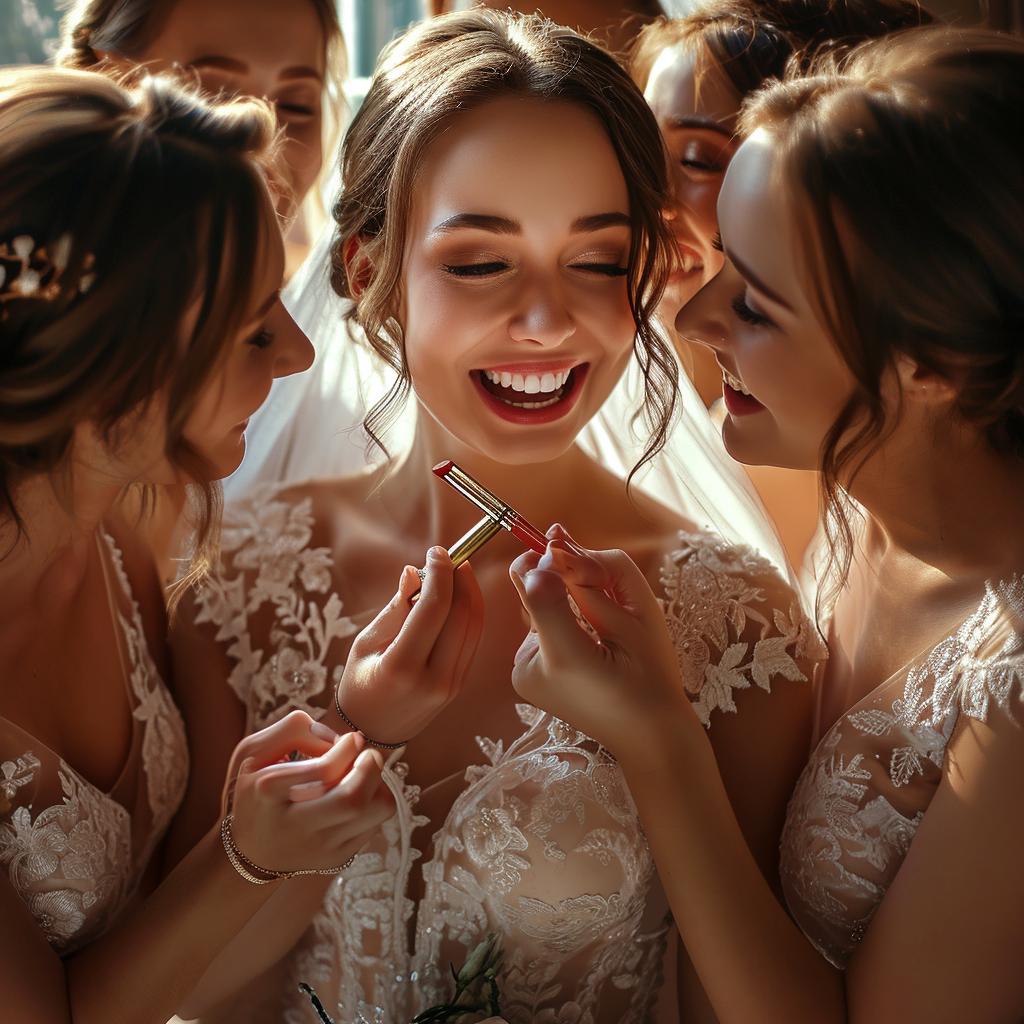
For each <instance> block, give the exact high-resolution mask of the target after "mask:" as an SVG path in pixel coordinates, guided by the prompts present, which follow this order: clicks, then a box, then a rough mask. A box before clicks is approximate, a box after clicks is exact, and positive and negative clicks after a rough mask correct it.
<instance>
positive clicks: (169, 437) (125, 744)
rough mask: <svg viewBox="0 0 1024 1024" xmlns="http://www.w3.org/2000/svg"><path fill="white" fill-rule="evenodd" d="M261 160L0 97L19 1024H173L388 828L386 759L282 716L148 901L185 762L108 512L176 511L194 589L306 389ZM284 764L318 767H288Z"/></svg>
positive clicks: (1, 360)
mask: <svg viewBox="0 0 1024 1024" xmlns="http://www.w3.org/2000/svg"><path fill="white" fill-rule="evenodd" d="M273 137H274V125H273V120H272V118H271V116H270V114H269V112H268V111H267V110H266V108H265V106H263V105H262V104H258V103H254V102H250V103H246V104H232V105H229V106H225V107H218V108H215V107H211V106H210V105H208V104H207V103H205V102H203V101H202V100H200V99H198V98H197V97H196V96H195V95H194V94H192V93H188V92H185V91H182V90H181V89H180V88H178V87H175V86H173V85H171V84H169V83H168V82H166V81H161V80H159V79H149V80H147V81H146V82H145V83H143V84H142V85H141V86H140V87H138V88H136V89H133V90H130V91H129V90H125V89H123V88H121V87H119V86H117V85H115V84H114V83H112V82H111V81H109V80H107V79H106V78H104V77H103V76H100V75H93V74H85V73H81V72H71V71H55V70H50V69H43V68H35V69H25V68H18V69H11V70H8V71H3V72H0V865H2V869H3V870H2V871H0V991H2V992H3V1000H4V1010H3V1013H4V1018H5V1019H7V1020H12V1021H33V1022H42V1024H50V1022H53V1024H57V1022H60V1024H66V1022H68V1021H72V1020H73V1021H75V1022H76V1024H77V1022H82V1021H103V1022H113V1021H126V1022H127V1021H131V1022H132V1024H146V1022H152V1024H162V1022H164V1021H166V1020H167V1018H168V1017H169V1016H170V1015H171V1013H172V1012H173V1011H174V1010H175V1009H176V1007H177V1006H178V1004H179V1001H180V1000H181V999H182V997H183V996H184V995H185V994H187V993H188V991H189V990H190V989H191V988H192V987H193V986H194V984H195V983H196V981H197V980H198V978H199V977H200V975H201V974H202V973H203V971H204V970H205V968H206V967H207V965H208V964H209V963H210V962H211V961H212V960H213V958H214V956H215V955H216V954H217V953H218V951H219V950H220V949H221V947H223V946H224V945H225V944H226V943H227V942H228V941H229V940H230V939H231V938H232V937H233V936H234V934H235V933H236V932H237V931H238V930H239V929H241V928H242V926H243V925H244V924H245V922H246V921H247V920H248V919H249V918H250V917H251V916H252V915H253V914H254V913H255V912H256V911H257V909H259V907H261V906H262V905H263V904H264V903H265V902H266V901H267V898H268V896H269V895H270V894H271V893H272V892H274V891H276V890H278V889H279V887H280V879H281V878H283V877H286V876H287V875H290V874H291V873H292V872H295V871H299V872H302V873H306V872H309V871H321V870H323V869H336V868H337V867H338V866H339V865H341V864H342V863H344V861H345V860H346V858H348V857H350V856H351V855H352V854H353V853H354V852H355V851H356V850H357V849H358V848H359V846H360V845H362V842H363V841H364V840H365V838H366V836H367V834H368V833H369V832H371V831H373V830H375V827H376V825H377V824H379V822H380V821H381V820H382V819H383V818H384V817H385V816H386V815H387V814H388V813H389V810H390V805H389V802H388V801H387V800H386V799H382V798H376V799H375V798H374V794H375V793H376V790H377V788H378V786H379V785H380V760H379V756H377V755H375V754H373V753H372V752H366V753H363V754H361V755H360V747H361V744H360V743H359V742H358V741H356V742H353V741H352V740H351V739H349V738H347V737H346V738H345V739H343V740H340V741H338V737H337V736H336V735H335V734H333V733H332V731H331V730H330V729H327V728H326V727H324V726H322V725H320V724H319V723H315V722H313V721H312V720H311V719H310V718H309V717H308V716H306V715H303V714H301V713H296V714H295V715H292V716H289V718H287V719H286V720H284V721H282V722H281V723H279V724H278V725H277V726H275V727H274V728H272V729H268V730H265V731H264V732H262V733H260V734H257V735H254V736H252V737H249V738H248V739H247V740H245V741H244V742H243V743H241V744H239V746H238V747H237V748H236V750H235V752H234V755H233V758H232V761H231V764H230V766H229V769H228V774H227V778H228V779H229V780H230V786H229V791H230V795H231V799H230V801H229V806H230V809H231V812H232V814H231V815H230V816H228V817H226V818H224V819H223V822H222V821H218V823H217V825H216V826H215V827H214V828H212V829H210V831H209V832H208V833H207V834H206V835H205V836H203V837H202V838H201V839H200V840H199V842H198V844H197V845H196V847H195V849H194V850H193V851H192V852H191V853H190V854H189V855H188V856H187V857H186V858H185V859H184V860H183V861H182V863H181V864H180V866H179V867H178V868H177V870H176V871H175V872H174V873H173V874H171V875H170V876H169V878H168V879H167V881H166V882H164V883H163V884H162V885H160V886H159V887H157V888H155V889H154V884H153V882H154V875H155V874H156V873H157V872H158V870H159V867H160V865H159V860H160V858H159V856H158V855H157V851H158V849H159V845H160V843H161V840H162V837H163V835H164V833H165V831H166V829H167V827H168V824H169V822H170V819H171V817H172V815H173V814H174V813H175V811H176V809H177V807H178V805H179V804H180V802H181V800H182V797H183V794H184V791H185V785H186V778H187V776H188V771H189V766H188V753H187V748H186V738H185V731H184V726H183V722H182V718H181V715H180V714H179V712H178V709H177V707H176V706H175V703H174V700H173V698H172V695H171V693H170V692H169V690H168V688H167V686H166V685H165V682H164V680H165V678H166V670H167V662H168V655H167V649H166V631H167V621H166V617H165V615H164V606H163V600H162V596H161V593H160V588H159V585H158V583H157V581H156V579H155V578H154V576H153V574H152V570H151V566H150V565H149V563H147V559H146V555H145V551H144V549H143V546H142V545H141V544H140V541H139V537H138V534H137V531H136V530H135V529H134V527H135V525H136V524H135V523H134V522H128V523H126V522H124V521H122V520H120V519H119V518H118V516H117V512H116V509H115V505H116V502H117V500H118V497H119V495H121V493H122V492H123V491H124V490H125V489H126V488H136V489H138V488H145V487H151V486H152V485H154V484H183V485H190V486H191V489H192V490H193V492H194V494H195V496H196V498H197V503H198V507H199V514H198V516H197V520H198V523H199V526H198V530H197V534H196V546H195V551H196V554H195V559H194V563H193V569H194V574H195V575H196V576H198V575H200V574H201V572H202V569H203V567H204V566H205V565H206V564H208V563H209V561H210V560H211V559H212V558H215V557H216V548H217V543H216V538H217V534H218V531H219V505H220V502H219V484H217V483H216V480H217V478H219V477H221V476H224V475H226V474H228V473H230V472H231V471H232V470H233V469H235V467H237V465H238V463H239V461H240V459H241V457H242V453H243V451H244V447H245V441H244V432H245V426H246V422H247V420H248V417H249V416H250V415H251V414H252V413H253V412H254V411H255V410H256V409H257V408H258V407H259V405H260V403H261V402H262V400H263V399H264V398H265V396H266V393H267V390H268V389H269V387H270V384H271V381H272V380H273V379H274V378H275V377H278V376H281V375H283V374H288V373H294V372H295V371H297V370H300V369H303V368H304V367H306V366H308V364H309V360H310V347H309V343H308V342H307V341H306V339H305V338H304V337H303V336H302V334H301V333H300V332H299V331H298V329H297V328H295V326H294V325H288V322H287V318H283V319H281V320H279V323H280V324H282V325H285V328H284V329H283V330H281V329H279V330H278V331H276V332H275V333H273V334H272V333H270V332H269V331H268V330H267V327H266V318H267V315H268V311H269V310H270V309H271V308H272V307H274V306H277V305H279V300H278V294H279V290H280V285H281V275H282V271H283V267H284V253H283V250H282V245H281V238H280V232H279V231H278V228H277V222H276V216H275V213H274V209H273V206H272V204H271V198H270V194H269V191H268V190H267V186H266V182H265V178H264V173H263V169H262V167H263V161H264V160H265V159H266V157H267V155H268V152H269V147H270V145H271V142H272V139H273ZM147 566H149V568H147ZM293 750H299V751H300V752H302V753H304V754H306V755H309V756H310V757H312V758H314V760H309V761H305V762H303V763H301V764H278V763H277V762H278V761H279V760H280V759H281V758H282V757H283V756H284V755H286V754H287V753H289V752H290V751H293ZM342 779H343V780H344V783H343V784H342V785H340V786H336V785H335V783H337V782H339V780H342ZM214 781H215V782H216V781H217V780H214ZM294 786H302V787H304V788H300V789H295V788H293V787H294ZM364 808H365V810H364ZM257 865H258V867H257ZM257 881H259V882H263V883H266V884H260V885H257V884H253V883H254V882H257ZM142 900H144V901H145V903H144V912H143V907H142V906H140V902H141V901H142Z"/></svg>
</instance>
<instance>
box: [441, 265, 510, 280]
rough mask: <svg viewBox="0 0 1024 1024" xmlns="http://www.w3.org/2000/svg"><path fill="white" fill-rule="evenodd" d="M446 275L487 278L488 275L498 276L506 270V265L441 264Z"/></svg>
mask: <svg viewBox="0 0 1024 1024" xmlns="http://www.w3.org/2000/svg"><path fill="white" fill-rule="evenodd" d="M441 266H442V267H443V268H444V270H445V272H446V273H449V274H454V275H455V276H456V277H487V276H488V275H489V274H500V273H501V272H502V271H503V270H508V264H507V263H456V264H449V263H442V264H441Z"/></svg>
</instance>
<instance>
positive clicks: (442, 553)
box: [427, 544, 448, 562]
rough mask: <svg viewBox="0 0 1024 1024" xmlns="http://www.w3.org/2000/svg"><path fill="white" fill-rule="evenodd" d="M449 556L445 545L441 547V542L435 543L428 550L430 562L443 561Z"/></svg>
mask: <svg viewBox="0 0 1024 1024" xmlns="http://www.w3.org/2000/svg"><path fill="white" fill-rule="evenodd" d="M447 557H448V552H447V551H446V550H445V549H444V548H443V547H441V545H440V544H435V545H434V546H433V547H432V548H431V549H430V550H429V551H428V552H427V561H428V562H443V561H444V560H445V559H446V558H447Z"/></svg>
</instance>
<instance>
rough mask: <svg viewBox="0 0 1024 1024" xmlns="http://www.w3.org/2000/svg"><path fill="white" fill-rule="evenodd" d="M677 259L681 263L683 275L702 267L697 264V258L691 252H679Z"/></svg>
mask: <svg viewBox="0 0 1024 1024" xmlns="http://www.w3.org/2000/svg"><path fill="white" fill-rule="evenodd" d="M679 258H680V260H681V261H682V271H683V273H684V274H689V273H690V271H691V270H696V269H697V268H698V267H699V268H701V269H703V267H704V264H703V263H700V262H698V260H697V257H696V256H694V254H693V253H691V252H680V254H679Z"/></svg>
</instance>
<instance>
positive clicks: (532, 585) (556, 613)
mask: <svg viewBox="0 0 1024 1024" xmlns="http://www.w3.org/2000/svg"><path fill="white" fill-rule="evenodd" d="M511 575H512V582H513V583H514V584H515V587H516V590H518V591H519V597H520V600H521V601H522V602H523V606H524V607H525V608H526V610H527V612H529V614H530V619H531V621H532V622H533V628H534V630H535V631H536V634H537V644H538V651H537V652H536V653H539V654H540V656H541V657H542V658H543V659H544V661H545V663H547V664H548V665H549V666H550V667H555V666H557V665H574V664H577V663H582V664H585V663H586V661H587V660H588V659H589V658H592V657H593V656H594V648H595V646H596V645H595V644H594V641H593V640H591V639H590V637H589V636H587V634H586V633H584V632H583V630H582V629H580V627H579V624H578V623H577V621H576V616H575V614H574V613H573V610H572V608H571V607H570V606H569V600H568V592H567V590H566V588H565V584H564V583H563V581H562V579H561V577H560V576H559V575H558V574H557V573H555V572H551V571H546V570H544V569H534V570H532V571H531V572H528V573H526V575H525V576H517V575H515V573H512V574H511ZM520 651H522V648H520ZM519 663H520V658H519V655H517V656H516V664H517V667H518V666H519Z"/></svg>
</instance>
